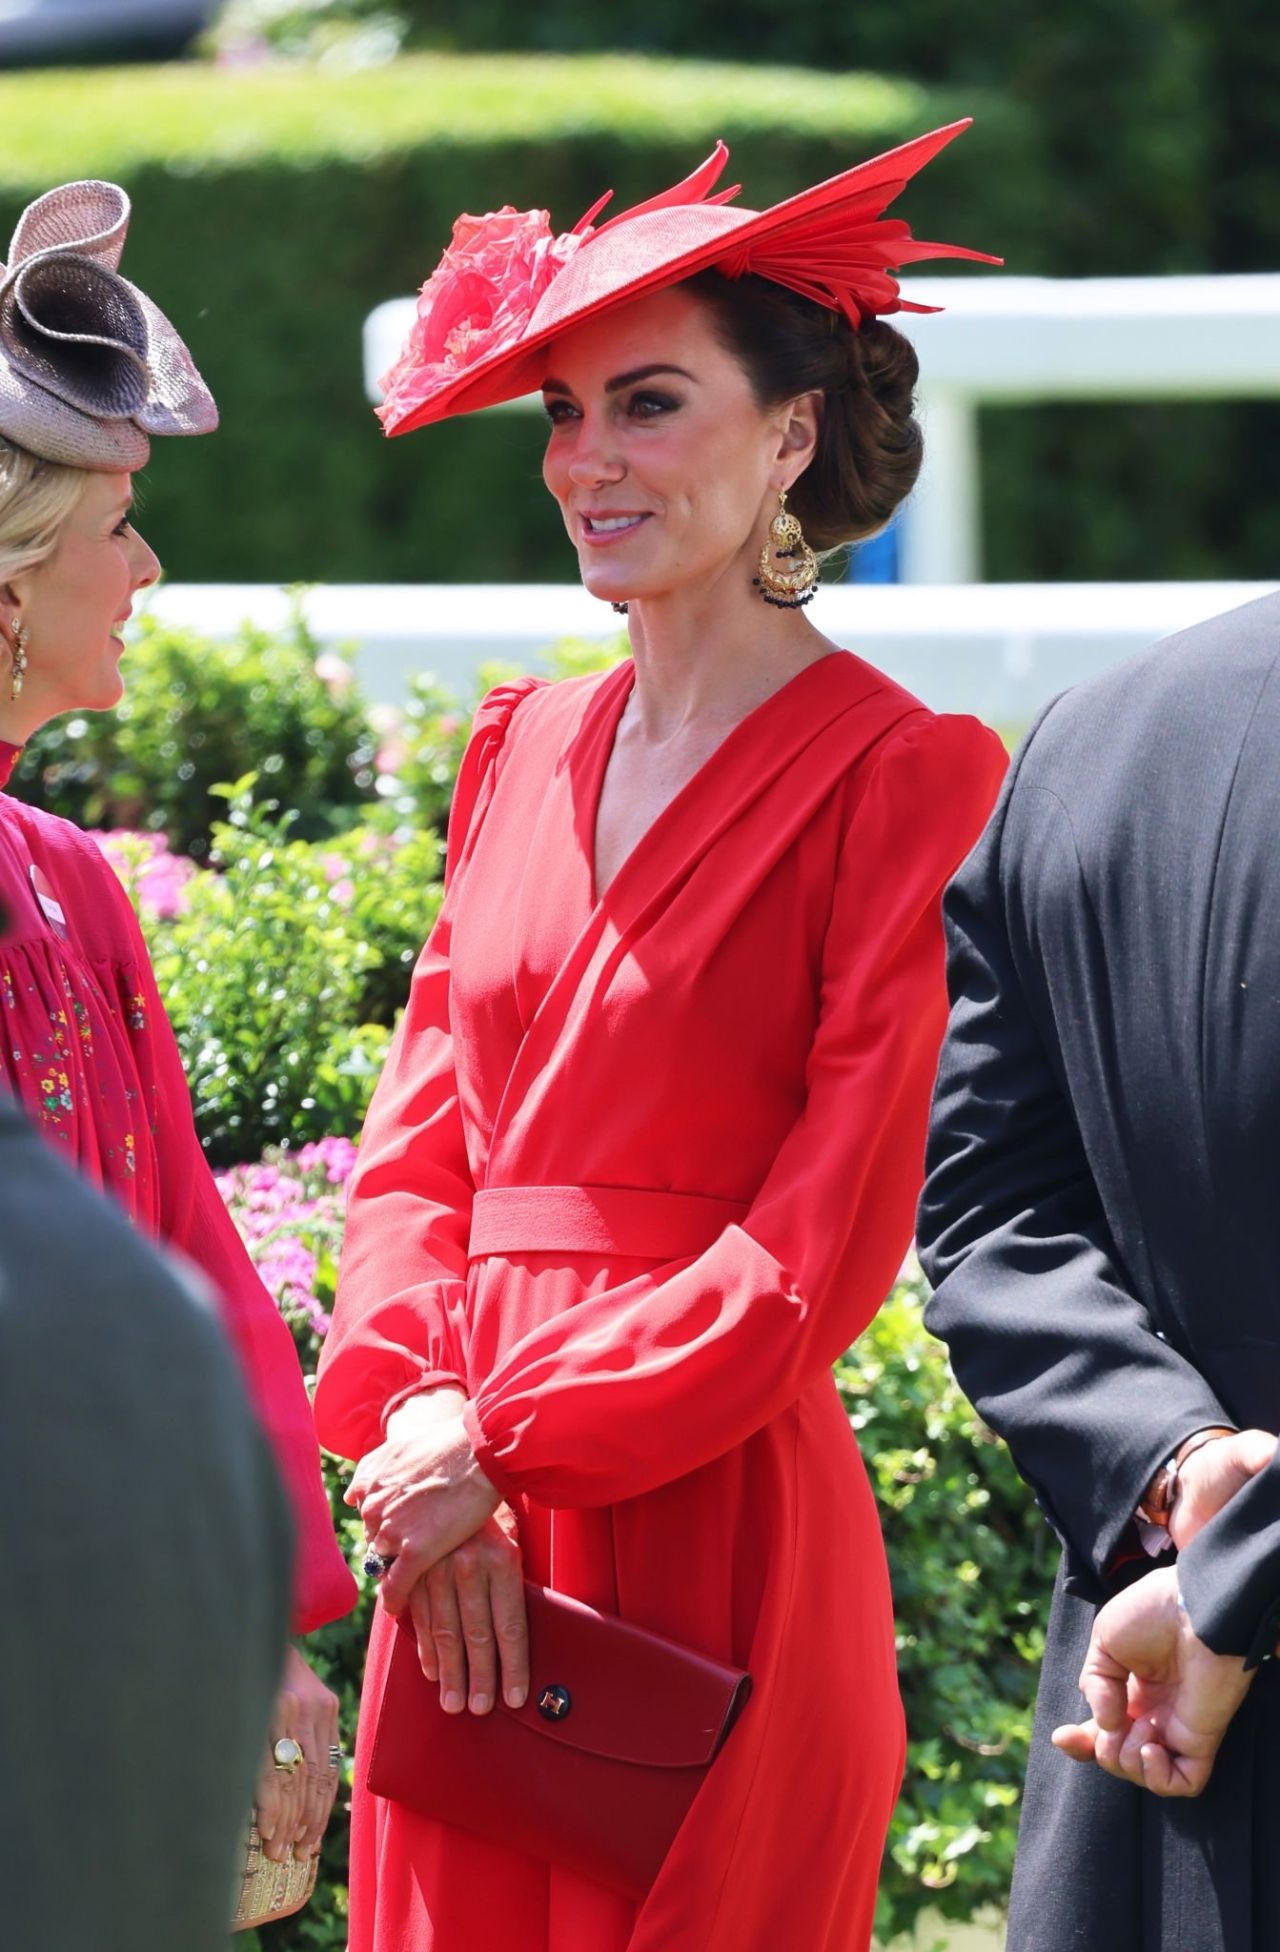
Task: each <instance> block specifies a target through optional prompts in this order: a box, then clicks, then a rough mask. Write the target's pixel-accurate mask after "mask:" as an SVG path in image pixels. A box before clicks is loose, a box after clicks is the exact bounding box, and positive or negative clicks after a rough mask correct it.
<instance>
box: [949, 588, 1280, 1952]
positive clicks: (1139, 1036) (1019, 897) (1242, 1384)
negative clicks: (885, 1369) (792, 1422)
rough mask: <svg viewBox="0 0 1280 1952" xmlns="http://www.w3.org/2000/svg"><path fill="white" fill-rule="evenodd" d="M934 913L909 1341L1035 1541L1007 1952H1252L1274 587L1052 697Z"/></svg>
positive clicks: (1279, 1698) (1269, 1110) (1276, 1602)
mask: <svg viewBox="0 0 1280 1952" xmlns="http://www.w3.org/2000/svg"><path fill="white" fill-rule="evenodd" d="M947 926H948V942H949V980H950V983H951V988H952V1003H953V1007H952V1015H951V1022H950V1028H949V1031H948V1036H947V1041H946V1046H945V1048H944V1052H943V1058H942V1064H941V1069H940V1074H939V1082H938V1090H937V1097H936V1102H935V1115H934V1126H933V1131H932V1135H931V1139H930V1147H929V1171H928V1183H927V1186H926V1190H925V1194H924V1198H923V1201H922V1204H921V1210H920V1224H919V1235H920V1247H921V1258H922V1260H923V1262H924V1266H925V1269H926V1271H927V1272H928V1274H929V1276H930V1279H931V1280H932V1281H933V1283H934V1285H935V1290H936V1293H935V1297H934V1300H933V1302H932V1304H931V1306H930V1310H929V1314H928V1321H929V1325H930V1327H931V1328H932V1329H933V1330H934V1332H935V1333H937V1334H938V1335H940V1336H941V1337H942V1338H943V1339H944V1340H945V1341H946V1342H947V1343H948V1344H949V1345H950V1350H951V1355H952V1360H953V1363H954V1365H955V1370H956V1374H957V1376H958V1378H959V1380H960V1383H961V1386H962V1387H963V1388H964V1389H965V1390H966V1392H967V1393H968V1395H969V1396H970V1397H971V1399H972V1400H973V1402H974V1403H975V1405H976V1406H977V1408H978V1409H979V1411H980V1412H981V1414H982V1415H983V1416H984V1417H985V1418H986V1420H987V1421H988V1423H989V1424H990V1425H991V1426H992V1428H993V1429H995V1430H996V1431H998V1432H999V1433H1000V1434H1001V1435H1002V1436H1003V1437H1005V1438H1006V1439H1007V1441H1008V1443H1009V1445H1010V1448H1011V1450H1012V1453H1013V1456H1014V1458H1015V1460H1016V1462H1017V1464H1018V1467H1019V1469H1020V1470H1021V1472H1022V1474H1023V1475H1024V1477H1025V1478H1026V1479H1027V1480H1028V1481H1029V1483H1030V1484H1031V1485H1032V1486H1033V1488H1034V1490H1035V1493H1036V1497H1037V1500H1038V1502H1039V1503H1040V1505H1041V1506H1042V1508H1043V1510H1044V1511H1045V1514H1046V1516H1047V1517H1048V1518H1049V1521H1050V1523H1051V1524H1052V1525H1053V1526H1054V1528H1055V1530H1056V1531H1057V1532H1058V1534H1059V1536H1060V1538H1061V1540H1062V1543H1063V1547H1064V1553H1063V1563H1062V1569H1061V1572H1060V1575H1059V1579H1058V1584H1057V1589H1056V1591H1055V1595H1054V1600H1053V1606H1052V1612H1051V1618H1050V1624H1049V1636H1048V1646H1047V1650H1046V1654H1045V1664H1044V1672H1043V1676H1042V1682H1041V1690H1040V1701H1039V1705H1038V1709H1037V1718H1036V1728H1035V1734H1034V1738H1033V1744H1032V1755H1031V1761H1030V1766H1029V1770H1028V1778H1027V1790H1026V1797H1025V1801H1024V1808H1023V1819H1022V1829H1021V1835H1020V1839H1019V1853H1018V1865H1017V1870H1016V1873H1015V1878H1014V1891H1013V1899H1012V1906H1011V1913H1010V1926H1009V1940H1008V1945H1009V1952H1066V1949H1067V1948H1068V1947H1070V1948H1073V1952H1085V1949H1086V1948H1087V1952H1275V1948H1277V1947H1280V1850H1277V1849H1276V1847H1275V1844H1274V1841H1273V1838H1272V1820H1273V1818H1274V1816H1275V1814H1276V1813H1277V1812H1278V1811H1280V1689H1278V1687H1277V1669H1276V1667H1275V1666H1274V1665H1270V1664H1265V1663H1266V1661H1267V1656H1268V1655H1269V1652H1270V1649H1271V1648H1272V1646H1273V1645H1274V1643H1275V1639H1276V1634H1277V1628H1278V1625H1280V1461H1278V1460H1277V1458H1276V1443H1275V1437H1274V1433H1275V1431H1276V1430H1277V1428H1278V1427H1280V1272H1278V1270H1280V598H1277V597H1269V598H1266V599H1264V600H1263V601H1262V602H1260V603H1256V604H1252V605H1250V606H1248V607H1247V608H1246V609H1243V610H1240V611H1238V612H1236V613H1235V614H1234V615H1232V616H1228V617H1223V618H1219V619H1216V620H1215V621H1214V622H1212V623H1210V624H1206V625H1204V626H1202V627H1200V628H1198V629H1196V630H1192V631H1190V632H1188V633H1186V634H1185V635H1184V636H1182V637H1179V638H1175V639H1173V640H1171V641H1170V642H1168V643H1165V644H1162V645H1159V646H1157V647H1156V648H1155V649H1154V650H1153V651H1150V652H1148V653H1146V654H1145V655H1143V656H1141V657H1139V658H1137V659H1135V660H1133V661H1131V662H1130V663H1128V664H1127V665H1125V666H1123V667H1122V668H1120V669H1119V670H1117V671H1114V672H1112V673H1109V674H1108V675H1107V676H1106V677H1104V678H1102V679H1099V680H1097V681H1095V682H1093V683H1091V684H1088V685H1084V686H1082V687H1081V688H1080V689H1079V690H1077V691H1074V692H1069V693H1068V694H1067V695H1066V696H1065V697H1063V698H1061V699H1059V700H1058V701H1057V702H1056V703H1055V704H1053V705H1052V706H1050V707H1049V709H1048V711H1047V712H1046V713H1044V714H1043V715H1042V717H1041V718H1040V720H1039V722H1038V723H1037V725H1036V726H1035V727H1034V729H1033V731H1032V733H1031V735H1030V737H1029V739H1028V740H1027V742H1026V744H1025V745H1024V747H1023V749H1022V751H1021V753H1020V755H1019V757H1018V759H1017V760H1016V761H1015V764H1014V766H1013V769H1012V770H1011V773H1010V775H1009V778H1008V781H1007V784H1006V787H1005V791H1004V794H1003V796H1002V798H1001V801H1000V804H999V806H998V807H997V809H996V812H995V815H994V816H993V818H992V822H991V825H990V827H989V829H988V831H987V833H986V834H985V836H984V837H983V839H982V841H981V842H980V843H979V845H978V847H977V849H976V850H975V852H974V854H973V855H972V856H971V857H970V859H969V861H968V862H967V863H966V865H965V866H964V868H963V869H962V870H961V872H960V874H959V876H958V877H957V879H956V881H955V883H954V884H953V886H952V889H951V891H950V893H949V895H948V898H947ZM1082 1674H1083V1675H1084V1688H1085V1701H1084V1703H1083V1705H1082V1698H1081V1693H1080V1677H1081V1676H1082ZM1055 1730H1057V1736H1056V1743H1057V1746H1055V1738H1054V1731H1055ZM1188 1799H1194V1800H1188Z"/></svg>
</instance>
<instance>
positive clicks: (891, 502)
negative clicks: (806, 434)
mask: <svg viewBox="0 0 1280 1952" xmlns="http://www.w3.org/2000/svg"><path fill="white" fill-rule="evenodd" d="M685 289H686V290H687V291H691V292H693V293H694V294H695V296H697V297H698V298H700V299H701V300H702V301H703V302H704V303H705V304H706V305H707V306H708V308H709V310H710V312H711V315H712V320H713V322H714V326H715V331H716V336H717V338H718V339H719V340H720V343H721V345H722V346H724V348H725V350H726V351H727V352H731V353H732V354H733V355H734V357H735V358H736V359H737V360H738V362H739V364H740V365H741V366H742V367H743V369H744V371H745V372H746V375H747V377H748V379H749V380H750V382H751V390H752V392H753V393H754V394H755V397H756V400H757V402H758V404H759V405H760V406H762V407H775V406H779V405H780V404H781V403H782V401H784V400H794V399H795V398H796V396H797V395H798V394H801V393H821V394H823V395H824V396H825V397H824V400H823V405H822V424H821V427H820V429H819V432H818V444H817V447H816V449H815V451H814V456H813V459H812V461H810V463H809V465H808V467H807V468H806V469H805V471H804V473H803V474H802V475H801V476H800V477H799V479H798V480H797V481H796V483H795V485H794V487H792V488H791V490H790V491H789V493H788V496H787V506H788V507H789V508H790V509H791V510H793V511H794V513H795V514H796V515H797V516H798V517H799V518H800V525H801V527H802V528H803V530H804V534H805V540H806V542H808V543H809V545H810V546H811V547H812V548H814V549H818V550H822V549H835V548H838V547H839V545H840V544H841V543H842V542H860V541H861V540H862V539H863V538H864V537H865V536H869V535H874V534H875V533H876V531H877V529H882V528H883V527H884V525H885V523H886V522H887V521H889V519H890V517H891V516H892V515H893V513H894V511H895V509H897V508H898V506H899V505H900V503H902V502H903V501H905V500H906V498H907V496H908V495H909V494H910V493H911V490H912V489H913V488H914V487H915V484H916V477H917V476H918V475H919V473H920V463H921V460H922V458H923V455H924V441H923V438H922V436H921V433H920V427H919V424H918V423H917V421H916V420H915V419H914V417H913V413H912V409H913V406H914V400H915V386H916V380H917V379H918V377H919V371H920V368H919V362H918V361H917V359H916V353H915V347H914V346H913V345H912V344H911V341H910V340H909V339H907V338H904V337H903V335H902V333H901V332H896V331H895V330H894V328H893V327H892V326H891V325H886V323H885V321H884V320H883V319H871V320H869V321H868V322H867V324H866V325H864V326H862V327H861V329H860V330H858V331H855V330H854V328H853V327H852V326H851V325H850V324H849V321H848V320H847V319H846V318H845V317H844V315H843V314H842V313H840V312H833V311H831V310H830V309H829V308H828V307H827V306H825V305H819V304H816V303H815V302H814V300H813V299H810V298H802V297H801V296H800V295H799V293H797V292H792V291H788V290H787V288H786V287H785V286H784V285H775V284H773V283H771V282H770V280H769V279H767V278H757V277H754V276H752V275H750V274H748V276H746V277H745V278H726V277H725V276H724V275H723V273H721V272H719V271H715V270H711V271H700V272H698V273H697V275H696V276H695V277H692V278H689V279H686V280H685Z"/></svg>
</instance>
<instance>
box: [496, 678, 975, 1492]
mask: <svg viewBox="0 0 1280 1952" xmlns="http://www.w3.org/2000/svg"><path fill="white" fill-rule="evenodd" d="M1003 767H1004V753H1003V749H1002V748H1001V747H1000V745H999V742H998V740H996V739H995V737H994V735H992V734H990V733H988V732H986V731H985V730H984V729H983V728H981V727H979V726H977V725H975V724H974V722H973V721H972V720H963V719H952V720H947V719H932V718H927V717H925V716H924V715H923V714H922V715H921V717H920V718H919V719H917V720H913V721H911V722H909V724H908V725H907V727H906V728H905V729H903V730H901V731H899V732H897V733H895V734H893V735H891V736H890V738H889V739H888V740H887V741H886V742H885V744H884V746H882V747H881V748H880V749H879V752H878V754H877V755H876V756H873V757H871V758H869V759H868V760H867V761H866V762H865V771H866V774H867V778H866V779H865V781H858V782H855V789H854V790H855V792H856V793H857V795H858V797H857V799H856V801H855V803H854V805H853V810H852V812H851V815H850V818H849V821H848V825H847V828H846V833H845V840H844V845H843V848H842V852H841V859H840V863H839V869H838V875H837V880H836V886H835V891H834V897H833V905H832V911H831V919H830V923H829V926H828V930H827V936H826V941H825V945H824V954H823V965H822V971H821V989H820V1014H819V1021H818V1028H817V1031H816V1035H815V1038H814V1042H813V1045H812V1048H811V1052H810V1057H809V1063H808V1074H807V1079H806V1097H805V1102H804V1106H803V1109H802V1111H801V1113H800V1115H799V1117H798V1118H797V1120H796V1123H795V1124H794V1126H793V1127H792V1129H791V1130H790V1132H789V1133H788V1134H787V1136H786V1138H785V1140H784V1141H783V1143H782V1145H781V1147H780V1149H779V1151H778V1153H777V1155H776V1157H775V1160H774V1163H773V1166H772V1168H771V1170H770V1172H769V1174H768V1176H767V1178H766V1180H765V1182H764V1184H763V1185H762V1186H761V1187H760V1189H759V1191H758V1194H757V1196H756V1198H755V1200H754V1201H753V1203H752V1204H751V1206H750V1208H749V1210H748V1212H747V1214H746V1215H745V1217H744V1219H743V1220H742V1222H741V1223H740V1224H739V1225H736V1226H731V1227H729V1228H727V1229H726V1230H725V1231H724V1233H723V1234H722V1235H721V1236H720V1237H719V1239H718V1240H717V1241H716V1242H715V1243H714V1245H713V1246H712V1247H711V1248H709V1249H708V1251H707V1252H706V1253H704V1254H702V1255H700V1256H698V1257H697V1258H696V1259H692V1260H690V1259H685V1260H681V1261H676V1262H669V1263H666V1264H663V1265H661V1266H659V1267H658V1268H656V1269H655V1270H653V1271H652V1272H651V1273H646V1274H644V1275H642V1276H638V1277H634V1278H632V1279H630V1280H628V1281H626V1282H623V1283H620V1284H618V1285H617V1286H614V1287H612V1288H609V1289H606V1290H604V1291H602V1292H599V1293H597V1294H594V1295H592V1296H590V1297H588V1298H587V1299H585V1300H583V1301H581V1302H580V1303H578V1304H577V1305H576V1306H575V1307H574V1308H572V1309H570V1310H568V1311H566V1312H565V1313H563V1314H561V1315H558V1316H556V1317H554V1318H553V1319H551V1320H549V1321H546V1322H544V1323H541V1324H540V1325H539V1326H538V1327H537V1328H536V1329H534V1330H532V1331H531V1332H530V1333H529V1334H528V1335H526V1336H525V1337H523V1338H522V1339H521V1340H520V1341H518V1342H516V1343H515V1344H514V1345H513V1346H512V1347H511V1348H510V1349H509V1350H508V1351H507V1353H506V1354H505V1356H504V1357H503V1360H502V1361H501V1363H500V1364H499V1365H498V1367H497V1368H496V1369H495V1370H494V1372H493V1373H492V1374H491V1375H490V1376H489V1377H488V1378H487V1379H486V1380H485V1382H484V1384H483V1386H482V1387H481V1388H480V1389H479V1390H478V1391H477V1392H476V1394H475V1396H474V1398H473V1400H472V1402H471V1403H469V1404H468V1406H467V1409H466V1412H465V1415H466V1419H467V1426H468V1431H469V1434H470V1437H471V1441H472V1444H473V1446H474V1448H475V1451H476V1455H477V1457H478V1459H479V1461H480V1463H481V1466H482V1468H483V1469H484V1470H485V1472H486V1473H487V1474H488V1475H489V1476H490V1477H491V1478H492V1480H493V1481H494V1482H495V1483H496V1484H497V1485H498V1486H499V1488H500V1489H501V1490H502V1491H503V1492H504V1494H506V1495H508V1496H511V1495H513V1494H525V1495H527V1496H529V1497H531V1498H534V1499H536V1500H538V1501H539V1502H541V1503H543V1504H547V1505H552V1506H566V1505H603V1504H610V1503H615V1502H617V1501H619V1500H622V1499H626V1498H631V1497H635V1496H637V1495H639V1494H640V1493H642V1492H645V1491H648V1490H650V1489H652V1488H653V1487H655V1486H656V1485H659V1484H663V1483H667V1482H670V1481H671V1480H673V1479H675V1478H678V1477H681V1476H683V1475H684V1474H685V1473H687V1472H689V1471H692V1470H695V1469H696V1468H697V1467H698V1466H700V1465H702V1464H705V1463H707V1462H709V1461H710V1460H711V1459H713V1458H715V1457H718V1456H721V1455H723V1454H724V1453H725V1452H727V1451H728V1450H730V1449H732V1448H733V1447H734V1446H735V1445H737V1444H740V1443H742V1442H743V1441H744V1440H745V1439H746V1438H748V1437H749V1436H751V1435H752V1434H753V1433H754V1432H755V1431H757V1430H759V1429H761V1428H762V1427H763V1426H764V1425H765V1424H766V1423H768V1422H769V1421H770V1420H771V1419H772V1418H774V1417H776V1416H777V1415H779V1414H780V1413H781V1412H782V1411H784V1410H785V1409H787V1408H788V1407H789V1406H790V1405H791V1404H792V1403H794V1402H795V1401H796V1400H797V1398H798V1397H799V1396H800V1395H801V1394H802V1392H803V1391H804V1390H805V1389H806V1388H808V1387H809V1386H810V1385H811V1384H812V1383H814V1382H815V1381H816V1380H817V1379H818V1378H819V1377H820V1376H821V1375H823V1374H824V1373H826V1372H829V1370H830V1366H831V1363H832V1362H833V1361H834V1359H835V1358H836V1357H837V1356H838V1355H839V1354H840V1353H841V1352H842V1351H843V1350H844V1349H845V1348H846V1347H847V1346H848V1344H849V1343H850V1341H852V1340H853V1338H854V1337H855V1336H857V1335H858V1334H859V1333H860V1331H861V1330H862V1329H863V1328H864V1327H865V1326H866V1324H867V1322H868V1321H869V1320H870V1319H871V1317H872V1316H873V1315H874V1313H875V1311H876V1309H877V1308H878V1307H879V1305H880V1302H881V1301H882V1299H883V1297H884V1295H885V1294H886V1292H887V1291H888V1289H889V1287H890V1285H891V1283H892V1281H893V1278H894V1276H895V1274H896V1273H897V1270H898V1268H899V1266H900V1265H901V1262H902V1257H903V1254H904V1252H905V1250H906V1248H907V1245H908V1241H909V1238H910V1230H911V1210H912V1204H913V1201H914V1198H915V1192H916V1188H917V1186H918V1184H919V1179H920V1173H921V1167H922V1155H923V1148H924V1132H925V1120H926V1115H927V1106H928V1096H929V1087H930V1084H931V1082H932V1079H933V1073H934V1068H935V1065H936V1062H937V1052H938V1044H939V1040H940V1037H941V1034H942V1027H943V1021H944V1016H945V989H944V978H943V949H942V926H941V917H940V907H939V904H940V897H941V892H942V888H943V886H944V884H945V882H946V880H947V877H948V875H949V874H950V873H951V871H952V870H953V868H954V867H955V864H956V862H957V860H958V859H959V858H960V856H961V855H962V854H963V853H964V851H965V849H966V848H967V847H968V846H969V845H970V844H971V843H972V841H973V839H974V838H975V836H976V834H977V833H978V831H979V829H980V827H981V825H982V822H983V820H984V818H985V817H986V814H987V811H988V809H989V808H990V805H991V802H992V800H993V798H994V796H995V792H996V788H997V785H998V782H999V778H1000V774H1001V772H1002V771H1003Z"/></svg>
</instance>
